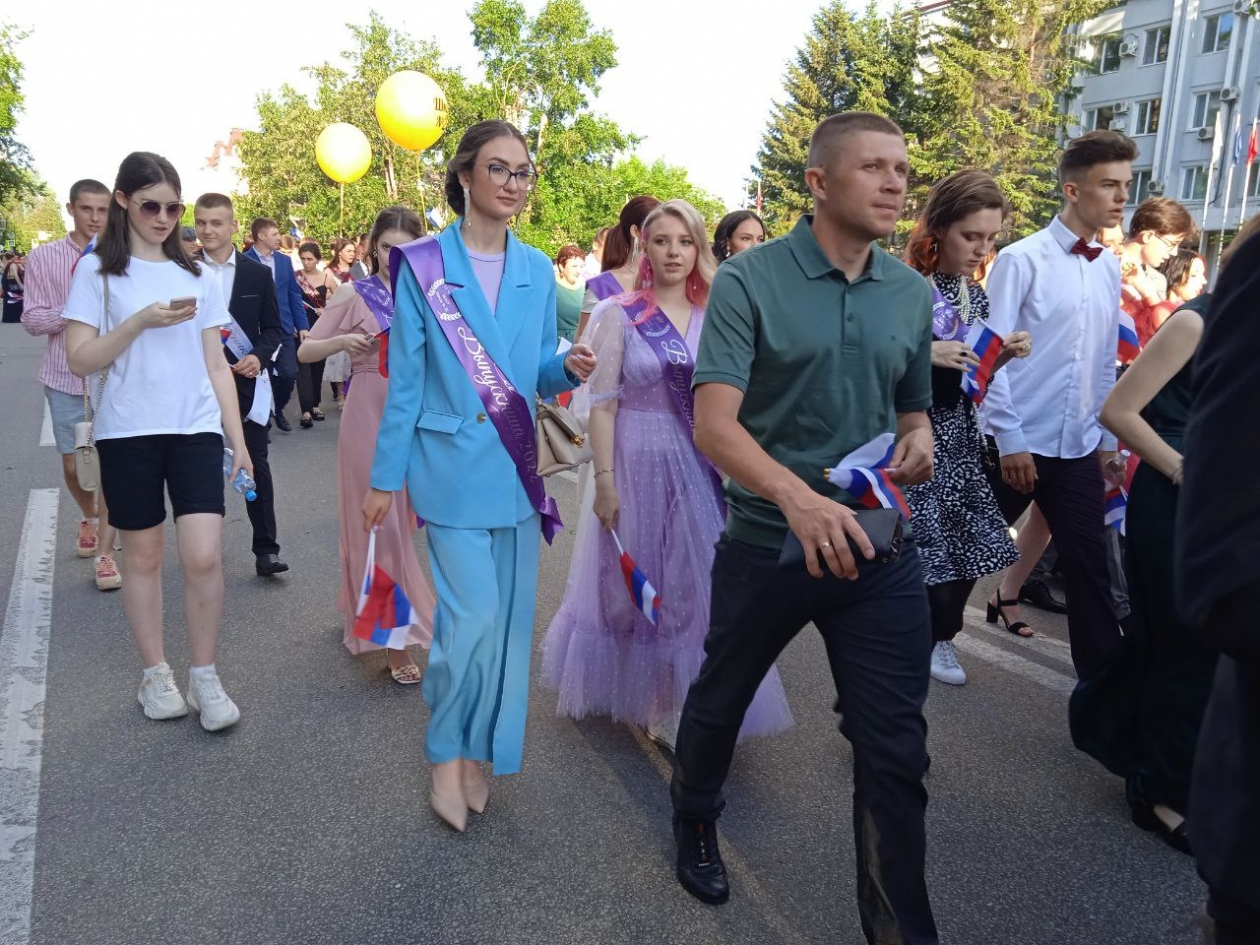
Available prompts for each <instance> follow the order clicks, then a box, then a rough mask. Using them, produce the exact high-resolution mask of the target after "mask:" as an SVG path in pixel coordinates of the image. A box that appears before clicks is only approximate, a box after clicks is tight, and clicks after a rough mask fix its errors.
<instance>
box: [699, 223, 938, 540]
mask: <svg viewBox="0 0 1260 945" xmlns="http://www.w3.org/2000/svg"><path fill="white" fill-rule="evenodd" d="M812 220H813V217H812V216H804V217H802V218H801V219H800V220H799V221H798V222H797V224H796V226H795V227H794V228H793V229H792V231H791V232H790V233H788V234H787V235H785V236H781V237H778V238H776V239H773V240H770V241H768V242H766V243H763V244H762V245H761V246H758V247H755V248H753V249H750V250H746V251H745V252H742V253H739V254H737V255H735V256H732V257H731V258H730V259H728V260H727V261H726V262H724V263H723V264H722V265H721V266H719V267H718V273H717V277H716V278H715V279H714V282H713V289H712V292H711V293H710V295H709V304H708V307H707V309H706V312H705V319H704V331H703V332H702V333H701V336H700V349H699V351H698V353H697V355H696V372H695V377H694V379H693V381H692V386H693V387H695V386H699V385H700V384H729V385H730V386H732V387H737V388H739V389H740V390H742V391H743V392H744V402H743V405H742V406H741V407H740V411H739V422H740V423H741V424H742V425H743V426H744V428H745V429H746V430H747V431H748V432H749V433H750V434H751V435H752V438H753V439H754V440H756V441H757V442H758V443H759V444H760V445H761V447H762V449H764V450H765V451H766V452H767V453H769V454H770V456H772V457H773V458H774V459H775V460H777V461H778V462H780V463H782V464H783V465H784V466H786V467H787V468H788V469H790V470H792V472H794V473H796V475H798V476H800V477H801V479H803V480H804V481H805V482H807V483H809V485H810V486H812V487H813V488H814V489H815V490H816V491H818V492H819V493H821V494H822V495H826V496H832V497H834V498H835V499H836V500H837V501H839V502H845V503H848V504H852V505H856V504H857V502H856V501H855V500H854V499H853V498H852V497H851V496H849V495H848V493H846V492H844V491H843V490H841V489H838V488H837V487H835V486H833V485H831V484H830V483H829V482H828V481H827V480H826V479H824V478H823V469H824V468H826V467H829V466H833V465H834V464H835V463H836V461H837V460H839V459H840V458H841V457H842V456H844V455H845V454H847V453H849V452H851V451H853V450H855V449H857V448H858V447H859V446H861V445H862V444H864V443H867V442H869V441H870V440H872V439H874V438H875V437H877V436H879V435H880V434H883V433H888V432H895V431H896V429H897V414H899V413H912V412H914V411H917V410H926V409H927V408H928V407H930V406H931V405H932V376H931V367H932V298H931V291H930V290H929V288H928V285H927V282H926V280H925V279H924V278H923V277H922V276H921V275H919V274H918V273H916V272H915V271H914V270H913V269H911V268H910V267H909V266H907V265H905V264H904V263H902V262H901V261H899V260H897V259H895V258H894V257H892V256H890V255H889V254H888V253H886V252H884V251H883V250H882V249H880V248H879V247H878V246H873V247H872V248H871V260H870V263H869V264H868V266H867V268H866V271H865V272H863V273H862V275H861V276H859V277H858V278H857V279H856V280H854V281H853V282H849V280H848V279H846V278H845V275H844V273H842V272H841V271H840V270H839V269H837V268H836V267H835V266H833V265H832V264H831V262H830V260H828V259H827V257H826V255H825V254H824V253H823V251H822V248H821V247H820V246H819V245H818V241H817V240H816V239H814V233H813V230H812V229H810V225H811V222H812ZM726 496H727V500H728V501H729V503H730V516H729V517H728V519H727V531H728V532H729V534H730V536H731V537H732V538H738V539H740V540H741V541H746V542H751V543H752V544H756V545H763V546H767V547H772V548H778V547H781V546H782V544H783V539H784V537H785V536H786V535H787V520H786V519H785V518H784V517H783V513H782V512H781V511H779V508H778V506H776V505H774V504H773V503H772V502H768V501H767V500H765V499H763V498H761V497H760V496H758V495H755V494H753V493H752V492H749V491H748V490H747V489H745V488H743V487H742V486H740V485H739V484H738V483H736V482H734V481H731V482H730V483H729V484H728V486H727V489H726Z"/></svg>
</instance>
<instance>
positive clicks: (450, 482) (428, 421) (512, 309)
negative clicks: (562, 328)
mask: <svg viewBox="0 0 1260 945" xmlns="http://www.w3.org/2000/svg"><path fill="white" fill-rule="evenodd" d="M462 223H463V220H462V219H456V220H455V222H454V223H452V224H451V225H450V226H448V227H447V228H446V229H445V230H443V231H442V233H441V234H440V235H439V236H438V238H437V240H438V245H440V246H441V248H442V262H443V265H444V267H445V269H446V281H447V282H448V283H450V284H451V285H452V286H453V287H456V286H457V287H458V288H454V289H453V291H452V293H451V297H452V298H453V299H454V300H455V304H456V305H458V306H459V310H460V313H461V314H462V315H463V316H464V318H465V320H467V322H468V325H469V327H471V328H472V330H473V331H474V332H475V333H476V335H477V337H478V338H479V339H481V342H482V344H483V345H484V346H485V348H486V350H487V351H488V352H489V353H490V356H491V357H492V358H494V361H495V363H496V364H498V365H499V367H500V368H501V369H502V370H503V372H504V373H505V374H507V376H508V379H509V380H511V382H512V384H513V385H514V386H515V387H516V389H517V390H518V391H520V393H521V395H522V396H523V397H524V398H525V399H526V401H527V402H528V403H529V410H530V413H531V415H532V414H533V412H534V392H535V391H537V392H538V393H539V394H541V395H542V396H543V397H551V396H553V395H555V394H558V393H560V392H561V391H566V390H571V389H572V388H574V387H576V386H577V379H576V378H574V377H572V376H571V375H569V374H568V372H566V370H565V368H564V355H561V354H557V353H556V278H555V272H554V269H553V267H552V264H551V260H549V259H548V258H547V257H546V256H544V255H543V254H542V253H541V252H539V251H538V250H536V249H534V248H533V247H532V246H526V245H525V244H524V243H521V242H520V241H519V240H517V238H516V237H515V236H513V235H512V233H511V232H509V233H508V238H507V257H506V259H505V260H504V266H503V281H502V283H501V284H500V287H499V300H498V305H497V307H496V310H495V311H494V312H492V311H491V309H490V304H489V303H488V302H487V301H486V297H485V295H484V294H483V293H482V291H481V286H480V284H479V283H478V282H477V276H476V274H475V273H474V272H473V269H472V264H471V263H470V262H469V260H468V251H467V250H466V249H465V248H464V240H463V237H461V236H460V225H461V224H462ZM394 284H395V286H396V295H395V298H394V321H393V325H392V326H391V327H390V331H389V395H388V396H387V397H386V400H385V412H384V415H383V416H382V418H381V428H380V433H379V435H378V436H377V440H376V457H375V460H374V462H373V464H372V486H373V487H374V488H376V489H383V490H385V491H387V492H396V491H398V490H399V489H401V488H402V486H403V484H404V482H405V483H406V485H407V489H408V492H409V493H410V495H411V503H412V505H413V506H414V508H415V510H416V513H417V514H418V515H419V516H420V517H421V518H423V519H425V520H426V521H429V522H433V523H434V524H435V525H445V526H448V527H451V528H486V529H489V528H508V527H511V526H514V525H516V524H518V523H519V522H522V521H524V520H525V519H526V518H528V517H529V516H531V515H533V514H534V508H533V506H531V505H530V503H529V500H528V499H527V498H526V497H525V488H524V487H523V486H522V485H521V481H520V477H519V476H518V475H517V472H516V466H515V465H514V464H513V462H512V459H511V457H510V456H509V455H508V452H507V450H506V449H505V448H504V446H503V441H502V440H501V439H500V438H499V433H498V431H497V430H496V429H495V426H494V424H493V423H492V422H491V421H490V420H489V419H488V418H487V416H486V414H485V411H484V408H483V407H482V404H481V399H480V398H479V397H478V396H477V392H476V389H475V387H474V385H473V382H472V381H471V380H470V379H469V377H468V375H467V373H465V371H464V369H463V367H461V366H460V363H459V359H458V358H457V357H456V356H455V352H454V351H453V350H452V349H451V345H450V342H448V341H447V340H446V336H445V335H444V334H443V333H442V329H441V328H440V327H439V325H438V322H437V319H436V318H435V317H434V315H433V309H432V308H430V307H429V304H428V302H427V301H426V300H425V298H424V293H423V292H422V291H421V289H420V286H419V284H418V282H417V281H416V277H415V275H414V274H413V273H412V271H411V267H410V266H407V265H403V267H402V270H401V271H400V272H399V273H397V274H396V277H395V283H394Z"/></svg>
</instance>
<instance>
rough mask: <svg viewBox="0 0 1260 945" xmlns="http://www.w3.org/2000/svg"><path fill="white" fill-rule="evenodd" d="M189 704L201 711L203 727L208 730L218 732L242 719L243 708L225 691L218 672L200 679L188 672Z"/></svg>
mask: <svg viewBox="0 0 1260 945" xmlns="http://www.w3.org/2000/svg"><path fill="white" fill-rule="evenodd" d="M188 705H189V707H191V708H192V709H193V711H195V712H199V713H201V727H202V728H204V729H205V730H206V731H207V732H217V731H218V730H219V729H221V728H227V727H228V726H229V725H235V724H236V723H237V722H239V721H240V720H241V710H240V709H238V708H237V707H236V703H235V702H233V701H232V700H231V699H229V698H228V695H227V693H226V692H224V691H223V683H221V682H219V675H218V673H210V674H208V675H206V676H203V677H201V678H200V679H198V678H197V677H196V676H194V675H193V674H192V673H189V674H188Z"/></svg>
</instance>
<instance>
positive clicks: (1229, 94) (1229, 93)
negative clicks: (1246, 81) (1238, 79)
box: [1221, 85, 1239, 102]
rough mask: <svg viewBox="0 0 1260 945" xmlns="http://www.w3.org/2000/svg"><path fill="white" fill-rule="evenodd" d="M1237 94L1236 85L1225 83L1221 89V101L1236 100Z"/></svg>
mask: <svg viewBox="0 0 1260 945" xmlns="http://www.w3.org/2000/svg"><path fill="white" fill-rule="evenodd" d="M1238 95H1239V91H1238V86H1236V85H1227V86H1225V88H1223V89H1221V101H1222V102H1236V101H1238Z"/></svg>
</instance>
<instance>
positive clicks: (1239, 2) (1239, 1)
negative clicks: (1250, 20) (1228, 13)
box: [1234, 0, 1251, 16]
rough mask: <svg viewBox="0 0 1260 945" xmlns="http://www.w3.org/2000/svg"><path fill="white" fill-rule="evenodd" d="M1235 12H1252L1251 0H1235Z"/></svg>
mask: <svg viewBox="0 0 1260 945" xmlns="http://www.w3.org/2000/svg"><path fill="white" fill-rule="evenodd" d="M1234 12H1235V13H1236V14H1238V15H1239V16H1246V15H1247V14H1249V13H1250V12H1251V0H1234Z"/></svg>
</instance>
